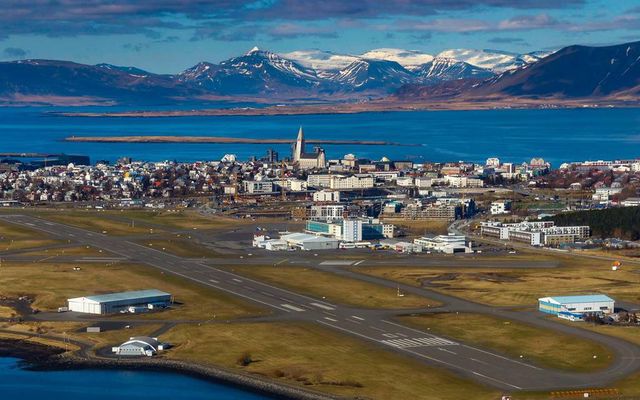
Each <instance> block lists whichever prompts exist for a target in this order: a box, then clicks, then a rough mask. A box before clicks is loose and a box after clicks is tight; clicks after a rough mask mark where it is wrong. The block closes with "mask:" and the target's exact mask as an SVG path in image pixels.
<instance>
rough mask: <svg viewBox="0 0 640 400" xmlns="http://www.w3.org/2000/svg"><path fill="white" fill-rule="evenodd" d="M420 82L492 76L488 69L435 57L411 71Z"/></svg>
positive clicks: (427, 82)
mask: <svg viewBox="0 0 640 400" xmlns="http://www.w3.org/2000/svg"><path fill="white" fill-rule="evenodd" d="M413 72H414V73H415V74H416V75H417V76H418V78H419V79H418V80H419V81H420V83H423V84H429V83H441V82H446V81H453V80H458V79H486V78H491V77H492V76H494V73H493V72H491V71H490V70H488V69H484V68H479V67H476V66H474V65H471V64H468V63H466V62H463V61H457V60H454V59H452V58H445V57H436V58H434V59H433V60H432V61H430V62H428V63H425V64H422V65H421V66H420V67H418V68H417V69H416V70H414V71H413Z"/></svg>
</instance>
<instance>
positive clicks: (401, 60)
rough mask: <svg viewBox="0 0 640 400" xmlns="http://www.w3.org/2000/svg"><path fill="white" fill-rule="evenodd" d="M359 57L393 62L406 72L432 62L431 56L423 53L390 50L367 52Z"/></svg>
mask: <svg viewBox="0 0 640 400" xmlns="http://www.w3.org/2000/svg"><path fill="white" fill-rule="evenodd" d="M360 57H362V58H366V59H375V60H387V61H395V62H397V63H398V64H400V65H402V66H403V67H405V68H406V69H408V70H414V69H417V68H419V67H420V66H421V65H423V64H426V63H428V62H430V61H432V60H433V56H432V55H431V54H427V53H423V52H421V51H418V50H403V49H391V48H385V49H374V50H369V51H367V52H366V53H363V54H362V55H360Z"/></svg>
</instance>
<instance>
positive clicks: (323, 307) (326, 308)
mask: <svg viewBox="0 0 640 400" xmlns="http://www.w3.org/2000/svg"><path fill="white" fill-rule="evenodd" d="M309 304H311V305H312V306H314V307H318V308H322V309H323V310H329V311H333V310H335V307H329V306H325V305H324V304H320V303H309Z"/></svg>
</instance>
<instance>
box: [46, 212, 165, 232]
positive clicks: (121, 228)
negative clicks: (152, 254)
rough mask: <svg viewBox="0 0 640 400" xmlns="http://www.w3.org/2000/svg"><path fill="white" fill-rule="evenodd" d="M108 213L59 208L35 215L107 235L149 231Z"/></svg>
mask: <svg viewBox="0 0 640 400" xmlns="http://www.w3.org/2000/svg"><path fill="white" fill-rule="evenodd" d="M110 214H111V213H107V212H97V211H93V210H60V211H46V212H38V213H36V215H38V216H40V217H42V218H45V219H48V220H51V221H54V222H59V223H61V224H66V225H71V226H75V227H78V228H82V229H87V230H90V231H94V232H100V233H101V232H106V233H107V234H108V235H114V236H128V235H141V234H149V233H150V231H149V228H146V227H142V226H136V225H135V224H132V223H131V222H130V221H120V220H118V219H114V218H111V217H110ZM155 233H159V232H155Z"/></svg>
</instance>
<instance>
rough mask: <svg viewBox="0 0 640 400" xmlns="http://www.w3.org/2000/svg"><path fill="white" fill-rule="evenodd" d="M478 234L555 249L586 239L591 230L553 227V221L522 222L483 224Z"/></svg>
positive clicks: (582, 227) (575, 227)
mask: <svg viewBox="0 0 640 400" xmlns="http://www.w3.org/2000/svg"><path fill="white" fill-rule="evenodd" d="M480 233H481V234H482V235H483V236H490V237H495V238H498V239H501V240H512V241H516V242H523V243H527V244H529V245H531V246H548V247H556V246H559V245H561V244H564V243H575V242H576V241H578V240H580V239H586V238H588V237H589V235H590V233H591V230H590V228H589V227H588V226H586V225H579V226H555V224H554V222H553V221H531V222H530V221H524V222H518V223H513V224H503V223H501V222H483V223H482V224H481V228H480Z"/></svg>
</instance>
